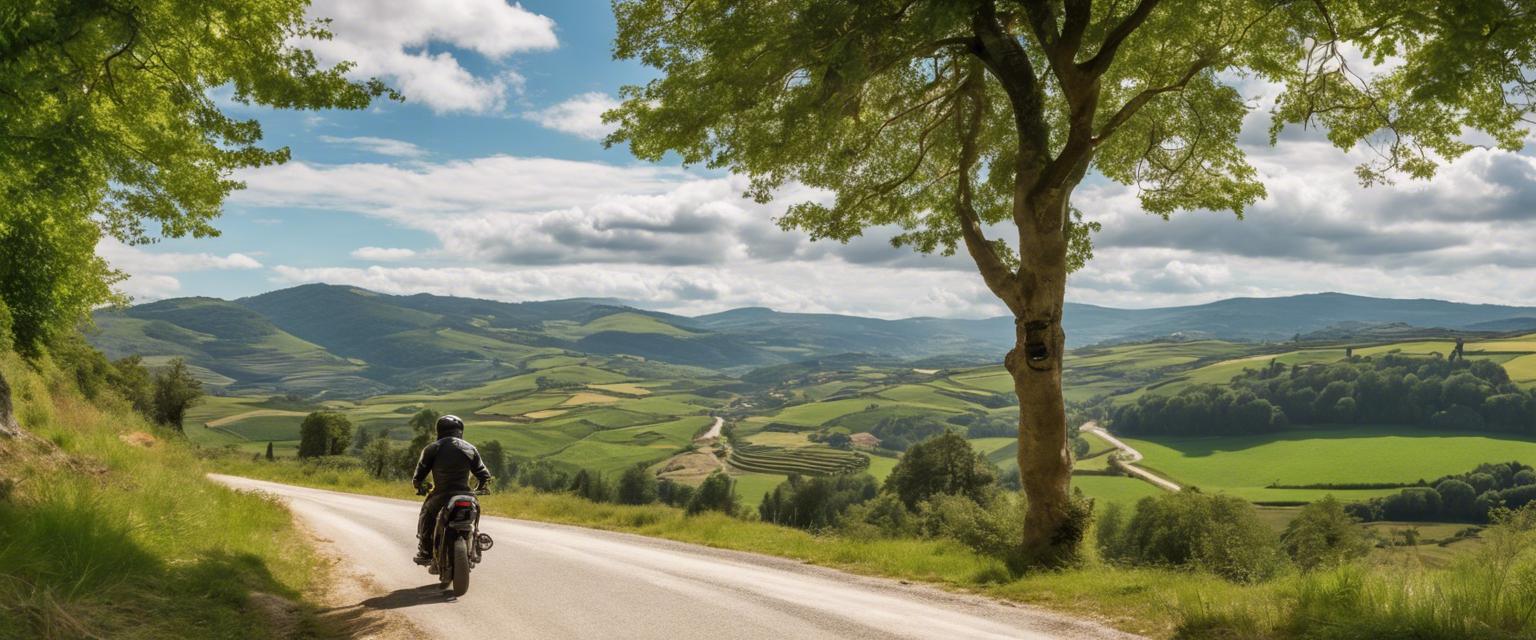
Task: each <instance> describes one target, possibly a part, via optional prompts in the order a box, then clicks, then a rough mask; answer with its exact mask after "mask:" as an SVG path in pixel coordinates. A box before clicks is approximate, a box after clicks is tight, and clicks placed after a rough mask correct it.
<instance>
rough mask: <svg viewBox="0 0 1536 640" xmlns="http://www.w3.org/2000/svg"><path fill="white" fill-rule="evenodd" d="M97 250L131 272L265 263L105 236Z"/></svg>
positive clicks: (249, 266)
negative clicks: (146, 245)
mask: <svg viewBox="0 0 1536 640" xmlns="http://www.w3.org/2000/svg"><path fill="white" fill-rule="evenodd" d="M96 253H97V255H100V256H101V257H103V258H106V259H107V262H108V263H110V264H111V265H112V266H113V267H114V268H117V269H122V270H124V271H127V272H129V273H177V272H182V271H209V270H215V269H260V268H261V263H260V262H257V261H256V259H255V258H252V257H250V256H248V255H245V254H243V253H231V254H229V255H225V256H219V255H214V254H211V253H176V252H150V251H145V250H144V249H141V248H139V247H134V246H130V245H126V244H123V243H121V242H118V241H116V240H112V239H110V238H103V239H102V240H101V242H100V243H98V244H97V245H96Z"/></svg>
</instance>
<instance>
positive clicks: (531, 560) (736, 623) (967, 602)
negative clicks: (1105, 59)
mask: <svg viewBox="0 0 1536 640" xmlns="http://www.w3.org/2000/svg"><path fill="white" fill-rule="evenodd" d="M210 477H211V478H213V479H214V480H216V481H218V482H222V483H224V484H226V485H229V486H232V487H235V488H237V489H243V490H253V491H263V492H268V493H271V494H274V495H276V496H278V497H280V498H282V499H284V500H285V501H286V502H287V503H288V505H289V507H290V508H291V509H292V511H293V512H294V513H295V514H296V515H297V516H298V517H299V518H300V519H301V520H302V521H303V522H304V523H305V524H306V525H307V526H308V528H310V529H311V530H313V531H315V532H316V534H317V535H319V536H322V537H323V538H325V539H328V540H329V541H331V542H332V543H333V545H332V546H334V547H336V548H337V549H338V550H339V551H340V553H341V555H343V556H344V558H345V561H346V562H347V563H349V564H350V566H351V568H352V569H353V570H354V571H355V572H357V573H359V574H361V575H362V576H364V577H365V578H367V582H368V583H369V584H371V585H373V589H374V590H376V591H377V593H375V594H372V597H369V598H367V599H365V600H363V601H362V602H361V603H360V604H361V605H362V606H363V607H365V608H373V609H392V610H395V611H398V612H399V613H401V614H403V615H405V616H406V617H407V618H409V620H410V621H411V622H412V623H414V624H415V625H416V626H417V627H419V628H420V629H421V631H422V632H423V633H426V634H428V635H430V636H431V637H435V638H453V639H455V640H458V639H462V638H512V637H517V638H635V639H643V638H655V639H657V640H689V639H695V638H696V639H699V640H705V639H708V640H722V639H736V638H752V639H756V638H762V639H765V640H767V639H774V640H779V639H783V638H796V639H802V638H805V639H823V638H861V639H862V638H945V639H951V638H954V639H958V638H996V639H999V640H1001V639H1003V638H1009V639H1031V640H1033V639H1043V638H1074V639H1075V638H1084V639H1090V640H1091V639H1097V638H1117V639H1124V638H1133V637H1134V636H1130V635H1127V634H1124V633H1121V632H1118V631H1114V630H1112V629H1109V628H1106V627H1103V626H1101V625H1098V624H1095V623H1091V622H1084V621H1080V620H1075V619H1071V618H1067V617H1064V616H1061V615H1058V614H1054V613H1049V612H1045V611H1042V610H1039V609H1035V608H1032V607H1027V606H1019V605H1010V604H1005V603H1000V602H997V601H994V600H991V599H986V598H981V597H975V596H968V595H960V594H953V593H948V592H944V591H941V590H938V589H934V588H931V587H925V586H914V585H905V584H902V583H899V582H896V581H892V580H885V579H877V578H867V577H862V576H855V575H851V574H846V573H842V572H838V571H833V570H829V569H822V568H818V567H812V566H808V565H805V564H802V563H799V562H795V561H792V560H786V559H782V558H773V557H768V556H761V555H757V554H749V553H740V552H732V551H723V550H718V549H712V548H708V547H701V546H696V545H689V544H682V543H677V542H670V541H666V540H657V539H652V538H645V537H641V536H634V535H629V534H622V533H613V532H605V531H597V530H592V529H583V528H579V527H569V526H562V525H552V524H543V523H536V522H527V521H522V520H513V519H509V518H497V517H485V518H484V519H482V521H481V526H482V529H483V530H484V531H486V532H487V533H490V534H491V535H492V536H494V537H495V539H496V546H495V548H493V549H491V550H490V551H487V552H486V558H485V562H484V563H482V564H481V565H480V566H479V567H477V568H476V569H475V571H474V575H473V580H472V583H471V588H470V591H469V593H467V594H465V595H464V597H462V598H459V599H457V600H449V599H448V598H446V597H444V596H443V595H442V592H441V591H440V590H439V589H438V587H437V579H436V578H435V577H432V576H428V575H427V573H426V571H425V570H424V569H422V568H421V567H417V566H415V565H414V564H412V563H411V561H410V556H411V553H412V551H413V550H414V548H415V532H414V528H415V520H416V512H417V504H416V503H415V502H409V501H405V500H394V499H389V498H377V497H372V496H362V495H355V494H348V493H337V492H333V491H324V490H320V489H311V488H306V487H295V486H289V485H283V484H277V483H272V482H263V481H260V480H251V479H247V478H238V477H231V476H219V475H215V476H210Z"/></svg>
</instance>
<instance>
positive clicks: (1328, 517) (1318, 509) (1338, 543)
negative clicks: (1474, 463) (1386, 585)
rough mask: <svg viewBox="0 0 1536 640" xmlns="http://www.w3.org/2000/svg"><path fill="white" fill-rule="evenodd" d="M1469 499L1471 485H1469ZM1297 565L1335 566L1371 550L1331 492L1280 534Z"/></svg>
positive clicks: (1310, 568)
mask: <svg viewBox="0 0 1536 640" xmlns="http://www.w3.org/2000/svg"><path fill="white" fill-rule="evenodd" d="M1467 491H1468V494H1469V495H1468V502H1469V503H1470V501H1471V500H1470V498H1471V496H1470V492H1471V491H1472V488H1471V487H1467ZM1280 542H1281V543H1282V544H1283V545H1285V551H1286V553H1287V554H1289V555H1290V556H1291V560H1292V561H1294V562H1295V563H1296V566H1298V567H1301V568H1302V569H1307V570H1312V569H1319V568H1326V567H1335V566H1338V565H1341V564H1344V563H1345V562H1346V561H1348V560H1352V559H1354V558H1358V557H1361V556H1363V555H1365V554H1366V552H1368V551H1370V548H1371V547H1370V543H1369V542H1367V541H1366V539H1365V534H1364V533H1363V532H1362V531H1361V530H1360V527H1359V526H1358V525H1357V523H1356V521H1355V519H1354V518H1353V517H1351V516H1350V515H1349V513H1347V512H1345V510H1344V504H1343V503H1341V502H1339V501H1338V499H1337V498H1334V497H1333V496H1331V495H1329V496H1327V497H1324V498H1323V499H1322V500H1318V501H1317V502H1313V503H1311V504H1309V505H1307V506H1305V507H1302V508H1301V513H1299V514H1297V515H1296V519H1294V520H1292V521H1291V523H1290V524H1289V525H1287V526H1286V528H1285V533H1283V534H1281V535H1280Z"/></svg>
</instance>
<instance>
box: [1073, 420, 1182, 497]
mask: <svg viewBox="0 0 1536 640" xmlns="http://www.w3.org/2000/svg"><path fill="white" fill-rule="evenodd" d="M1082 430H1083V431H1087V432H1088V433H1091V434H1093V435H1096V436H1098V437H1100V438H1103V439H1104V441H1105V442H1108V443H1110V444H1112V445H1115V448H1116V449H1119V450H1120V452H1121V453H1123V454H1125V457H1124V458H1122V459H1121V462H1124V463H1125V464H1124V465H1123V468H1124V469H1125V472H1126V473H1129V474H1131V475H1133V476H1136V477H1137V478H1141V479H1142V480H1145V481H1147V482H1149V483H1151V484H1152V485H1153V486H1156V487H1157V488H1159V489H1163V490H1165V491H1175V492H1177V491H1178V490H1180V489H1183V487H1181V486H1179V484H1178V483H1176V482H1174V481H1172V480H1169V479H1167V478H1164V477H1162V476H1160V475H1157V474H1155V473H1152V472H1151V471H1147V470H1146V469H1143V468H1141V467H1138V466H1136V465H1135V463H1137V462H1141V459H1142V457H1143V456H1142V455H1141V452H1140V451H1137V450H1136V449H1135V448H1133V447H1131V445H1128V444H1126V443H1124V442H1121V441H1120V439H1119V438H1116V437H1114V436H1112V435H1109V432H1108V431H1105V430H1104V428H1103V427H1100V426H1099V423H1097V422H1092V421H1089V422H1085V423H1083V428H1082Z"/></svg>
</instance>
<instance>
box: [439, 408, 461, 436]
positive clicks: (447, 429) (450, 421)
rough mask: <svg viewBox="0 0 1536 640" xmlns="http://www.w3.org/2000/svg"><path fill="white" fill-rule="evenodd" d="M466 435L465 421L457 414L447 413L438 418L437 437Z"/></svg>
mask: <svg viewBox="0 0 1536 640" xmlns="http://www.w3.org/2000/svg"><path fill="white" fill-rule="evenodd" d="M463 435H464V421H463V420H460V419H459V417H458V416H456V415H451V414H450V415H446V416H443V417H441V418H438V419H437V437H438V439H442V438H458V437H461V436H463Z"/></svg>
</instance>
